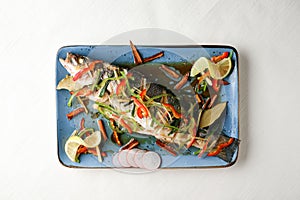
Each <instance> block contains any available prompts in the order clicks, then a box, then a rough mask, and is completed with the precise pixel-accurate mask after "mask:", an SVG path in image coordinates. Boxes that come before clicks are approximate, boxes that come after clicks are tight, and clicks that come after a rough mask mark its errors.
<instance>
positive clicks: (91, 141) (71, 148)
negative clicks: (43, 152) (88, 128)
mask: <svg viewBox="0 0 300 200" xmlns="http://www.w3.org/2000/svg"><path fill="white" fill-rule="evenodd" d="M73 133H74V132H73ZM100 142H101V134H100V132H99V131H95V132H93V133H92V134H91V135H90V136H88V137H86V138H85V139H84V140H83V139H82V138H81V137H79V136H77V135H74V134H72V135H71V137H69V139H68V140H67V142H66V144H65V152H66V154H67V156H68V158H69V159H70V160H71V161H73V162H76V161H77V160H76V156H77V149H78V147H79V146H80V145H83V146H85V147H87V148H94V147H97V146H98V145H99V144H100Z"/></svg>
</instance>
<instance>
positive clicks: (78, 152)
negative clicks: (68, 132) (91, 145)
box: [77, 145, 88, 155]
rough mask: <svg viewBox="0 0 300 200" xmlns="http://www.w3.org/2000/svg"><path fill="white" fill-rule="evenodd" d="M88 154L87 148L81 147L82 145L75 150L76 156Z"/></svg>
mask: <svg viewBox="0 0 300 200" xmlns="http://www.w3.org/2000/svg"><path fill="white" fill-rule="evenodd" d="M87 152H88V148H87V147H85V146H83V145H80V146H79V147H78V149H77V154H78V155H80V154H82V153H87Z"/></svg>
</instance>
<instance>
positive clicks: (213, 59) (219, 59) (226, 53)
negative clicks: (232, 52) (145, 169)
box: [211, 51, 229, 63]
mask: <svg viewBox="0 0 300 200" xmlns="http://www.w3.org/2000/svg"><path fill="white" fill-rule="evenodd" d="M228 56H229V52H227V51H226V52H224V53H223V54H222V55H219V56H213V57H212V58H211V61H213V62H215V63H217V62H219V61H221V60H223V59H224V58H227V57H228Z"/></svg>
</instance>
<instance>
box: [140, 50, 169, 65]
mask: <svg viewBox="0 0 300 200" xmlns="http://www.w3.org/2000/svg"><path fill="white" fill-rule="evenodd" d="M162 56H164V52H163V51H161V52H159V53H157V54H154V55H153V56H150V57H148V58H144V59H143V63H147V62H150V61H152V60H155V59H157V58H160V57H162Z"/></svg>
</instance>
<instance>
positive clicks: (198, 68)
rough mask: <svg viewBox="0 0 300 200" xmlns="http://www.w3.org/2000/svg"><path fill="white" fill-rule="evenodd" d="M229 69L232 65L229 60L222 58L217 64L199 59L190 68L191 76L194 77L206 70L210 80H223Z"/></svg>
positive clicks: (202, 58) (203, 58)
mask: <svg viewBox="0 0 300 200" xmlns="http://www.w3.org/2000/svg"><path fill="white" fill-rule="evenodd" d="M231 68H232V63H231V59H230V58H224V59H223V60H221V61H219V62H218V63H213V62H212V61H210V60H209V59H207V58H205V57H201V58H199V59H198V60H197V61H196V62H195V63H194V65H193V66H192V69H191V76H192V77H194V76H196V75H198V74H199V73H203V72H204V71H205V70H206V69H208V70H209V73H210V76H211V77H212V78H214V79H223V78H225V77H226V76H227V75H228V74H229V73H230V70H231Z"/></svg>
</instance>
